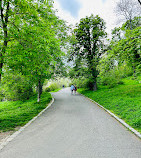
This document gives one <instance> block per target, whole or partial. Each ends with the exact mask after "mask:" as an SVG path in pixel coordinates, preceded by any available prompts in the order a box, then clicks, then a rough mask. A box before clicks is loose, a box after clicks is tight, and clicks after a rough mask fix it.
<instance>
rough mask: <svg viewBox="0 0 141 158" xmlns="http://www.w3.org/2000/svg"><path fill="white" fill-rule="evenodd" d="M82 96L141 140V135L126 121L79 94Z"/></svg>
mask: <svg viewBox="0 0 141 158" xmlns="http://www.w3.org/2000/svg"><path fill="white" fill-rule="evenodd" d="M79 94H80V95H82V96H83V97H85V98H86V99H88V100H90V101H91V102H93V103H95V104H96V105H98V106H99V107H101V108H102V109H103V110H105V111H106V112H107V113H109V114H110V115H111V116H112V117H114V118H115V119H116V120H117V121H118V122H120V123H121V124H122V125H123V126H124V127H126V128H127V129H128V130H130V131H131V132H132V133H133V134H135V135H136V136H137V137H138V138H140V139H141V133H140V132H138V131H136V130H135V129H134V128H133V127H131V126H130V125H128V124H127V123H126V122H125V121H123V120H122V119H120V118H119V117H118V116H116V115H115V114H114V113H112V112H111V111H109V110H108V109H106V108H105V107H103V106H102V105H100V104H99V103H97V102H96V101H94V100H92V99H90V98H88V97H87V96H85V95H83V94H81V93H79Z"/></svg>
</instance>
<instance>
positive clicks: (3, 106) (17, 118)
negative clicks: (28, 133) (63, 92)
mask: <svg viewBox="0 0 141 158" xmlns="http://www.w3.org/2000/svg"><path fill="white" fill-rule="evenodd" d="M51 99H52V97H51V94H50V93H48V92H44V93H43V94H42V95H41V102H40V103H37V96H33V97H31V98H30V99H29V100H26V101H6V102H0V132H2V131H10V130H14V129H15V128H16V127H18V126H23V125H25V124H26V123H27V122H28V121H30V120H31V119H32V118H33V117H34V116H36V115H37V114H38V113H39V112H40V111H42V110H43V109H44V108H46V106H47V104H48V103H49V102H50V101H51Z"/></svg>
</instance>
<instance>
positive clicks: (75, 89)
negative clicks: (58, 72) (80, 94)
mask: <svg viewBox="0 0 141 158" xmlns="http://www.w3.org/2000/svg"><path fill="white" fill-rule="evenodd" d="M74 91H75V94H76V91H77V87H76V85H75V86H74Z"/></svg>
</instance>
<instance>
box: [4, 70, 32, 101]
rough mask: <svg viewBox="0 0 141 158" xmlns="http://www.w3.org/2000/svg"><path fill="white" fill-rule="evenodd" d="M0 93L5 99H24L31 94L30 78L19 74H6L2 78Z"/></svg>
mask: <svg viewBox="0 0 141 158" xmlns="http://www.w3.org/2000/svg"><path fill="white" fill-rule="evenodd" d="M1 89H2V93H3V95H4V97H5V99H6V100H13V101H16V100H26V99H29V97H30V96H31V95H33V90H32V83H31V81H30V79H28V78H26V77H25V76H22V75H20V74H12V73H10V74H7V75H5V76H4V77H3V78H2V87H1Z"/></svg>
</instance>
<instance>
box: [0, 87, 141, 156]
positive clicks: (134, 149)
mask: <svg viewBox="0 0 141 158" xmlns="http://www.w3.org/2000/svg"><path fill="white" fill-rule="evenodd" d="M53 96H54V98H55V102H54V103H53V105H52V106H51V107H50V108H49V109H48V110H47V111H45V112H44V113H43V114H42V115H41V116H40V117H39V118H38V119H36V120H35V121H34V122H33V123H32V124H31V125H30V126H28V127H27V128H26V129H25V130H24V131H23V132H21V133H20V134H19V135H18V136H17V137H16V138H15V139H14V140H12V141H11V142H10V143H9V144H8V145H7V146H5V147H4V148H3V149H2V151H0V158H141V141H140V139H138V138H137V137H136V136H135V135H134V134H132V133H131V132H129V131H128V130H127V129H126V128H125V127H123V126H122V125H121V124H120V123H119V122H117V121H116V120H115V119H114V118H113V117H111V116H110V115H109V114H107V113H106V112H105V111H104V110H103V109H101V108H99V107H98V106H97V105H95V104H94V103H92V102H90V101H89V100H87V99H86V98H84V97H83V96H80V95H71V94H70V90H69V89H68V88H66V89H63V90H61V91H60V92H57V93H54V94H53Z"/></svg>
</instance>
